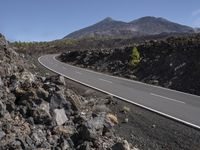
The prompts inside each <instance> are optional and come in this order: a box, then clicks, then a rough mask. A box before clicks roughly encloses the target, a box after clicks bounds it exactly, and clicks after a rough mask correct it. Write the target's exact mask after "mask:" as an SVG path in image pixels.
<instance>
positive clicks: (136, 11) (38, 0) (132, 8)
mask: <svg viewBox="0 0 200 150" xmlns="http://www.w3.org/2000/svg"><path fill="white" fill-rule="evenodd" d="M108 16H109V17H112V18H113V19H115V20H121V21H127V22H128V21H131V20H134V19H137V18H139V17H143V16H156V17H163V18H166V19H168V20H171V21H174V22H177V23H180V24H185V25H189V26H192V27H200V0H0V33H3V34H4V35H5V36H6V37H7V39H8V40H11V41H19V40H20V41H50V40H55V39H60V38H63V37H64V36H66V35H67V34H69V33H70V32H73V31H75V30H77V29H81V28H83V27H86V26H89V25H91V24H94V23H96V22H98V21H100V20H102V19H104V18H105V17H108Z"/></svg>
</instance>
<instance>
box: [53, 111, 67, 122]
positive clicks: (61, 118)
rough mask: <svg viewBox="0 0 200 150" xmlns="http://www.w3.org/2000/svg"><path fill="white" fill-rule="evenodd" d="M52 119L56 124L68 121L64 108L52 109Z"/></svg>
mask: <svg viewBox="0 0 200 150" xmlns="http://www.w3.org/2000/svg"><path fill="white" fill-rule="evenodd" d="M53 112H54V120H55V121H56V124H57V125H58V126H60V125H63V124H64V123H65V122H66V121H68V118H67V116H66V114H65V110H64V109H63V108H62V109H54V110H53Z"/></svg>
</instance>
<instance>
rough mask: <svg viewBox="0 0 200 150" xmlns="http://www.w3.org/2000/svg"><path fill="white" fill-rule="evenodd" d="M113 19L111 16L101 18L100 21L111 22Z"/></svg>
mask: <svg viewBox="0 0 200 150" xmlns="http://www.w3.org/2000/svg"><path fill="white" fill-rule="evenodd" d="M111 21H114V20H113V19H112V18H111V17H106V18H105V19H103V20H102V22H111Z"/></svg>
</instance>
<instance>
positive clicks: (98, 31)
mask: <svg viewBox="0 0 200 150" xmlns="http://www.w3.org/2000/svg"><path fill="white" fill-rule="evenodd" d="M195 31H197V30H196V29H193V28H192V27H188V26H185V25H180V24H177V23H174V22H171V21H168V20H166V19H164V18H156V17H151V16H147V17H142V18H139V19H136V20H133V21H131V22H122V21H116V20H113V19H112V18H110V17H107V18H105V19H104V20H102V21H100V22H98V23H96V24H94V25H92V26H89V27H86V28H83V29H80V30H78V31H75V32H72V33H70V34H69V35H67V36H66V37H64V39H80V38H86V37H95V38H97V37H98V38H99V37H101V38H102V37H115V38H116V37H118V38H124V37H126V38H127V37H129V38H130V37H140V36H147V35H158V34H162V33H193V32H195Z"/></svg>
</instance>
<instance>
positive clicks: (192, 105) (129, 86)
mask: <svg viewBox="0 0 200 150" xmlns="http://www.w3.org/2000/svg"><path fill="white" fill-rule="evenodd" d="M55 56H56V55H45V56H42V57H40V58H38V61H39V62H40V63H41V64H42V65H43V66H44V67H46V68H48V69H50V70H51V71H53V72H56V73H58V74H60V75H63V76H65V77H66V78H69V79H71V80H74V81H76V82H79V83H81V84H84V85H86V86H89V87H92V88H94V89H97V90H99V91H102V92H105V93H108V94H110V95H113V96H115V97H118V98H120V99H122V100H125V101H128V102H130V103H133V104H135V105H138V106H140V107H143V108H145V109H148V110H150V111H153V112H155V113H158V114H161V115H164V116H166V117H169V118H171V119H174V120H177V121H179V122H182V123H184V124H187V125H189V126H192V127H195V128H198V129H200V117H199V116H200V96H196V95H191V94H187V93H183V92H179V91H174V90H170V89H166V88H162V87H158V86H152V85H148V84H145V83H141V82H137V81H133V80H128V79H124V78H119V77H113V76H109V75H105V74H102V73H97V72H94V71H90V70H86V69H83V68H79V67H75V66H72V65H68V64H66V63H62V62H60V61H58V60H56V59H55Z"/></svg>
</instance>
